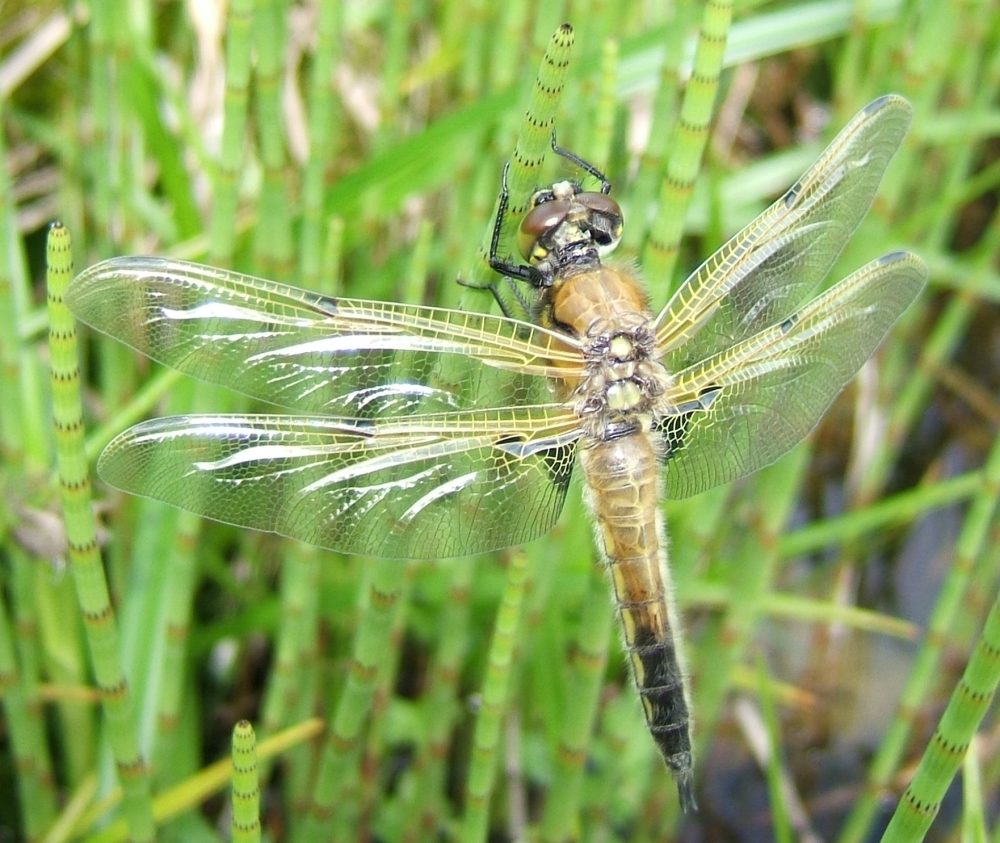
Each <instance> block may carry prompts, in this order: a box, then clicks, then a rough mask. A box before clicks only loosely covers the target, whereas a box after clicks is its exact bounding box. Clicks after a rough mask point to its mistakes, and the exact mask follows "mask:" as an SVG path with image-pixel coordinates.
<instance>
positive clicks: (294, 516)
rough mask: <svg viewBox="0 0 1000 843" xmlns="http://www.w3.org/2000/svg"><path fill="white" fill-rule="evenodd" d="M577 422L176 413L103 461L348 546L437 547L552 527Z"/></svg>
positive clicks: (315, 540) (202, 509)
mask: <svg viewBox="0 0 1000 843" xmlns="http://www.w3.org/2000/svg"><path fill="white" fill-rule="evenodd" d="M579 435H580V433H579V430H578V428H577V420H576V419H575V418H574V417H573V416H572V415H571V414H569V413H567V412H566V411H565V410H564V409H563V408H561V407H558V406H555V405H547V406H534V407H519V408H516V409H511V410H507V411H492V412H480V411H473V412H464V413H442V414H438V415H432V416H424V417H413V418H410V419H402V420H399V421H396V422H393V421H380V422H375V421H367V420H363V419H347V420H345V419H331V418H327V417H323V416H298V417H295V416H277V415H275V416H263V415H231V416H174V417H171V418H162V419H153V420H151V421H147V422H143V423H142V424H139V425H136V426H135V427H132V428H129V429H128V430H126V431H125V432H124V433H122V434H120V435H119V436H117V437H116V438H115V439H114V440H112V441H111V443H110V444H109V445H108V447H107V448H106V449H105V450H104V452H103V453H102V454H101V457H100V460H99V462H98V472H99V473H100V474H101V476H102V477H103V478H104V479H105V480H106V481H107V482H108V483H110V484H111V485H113V486H116V487H118V488H120V489H122V490H124V491H126V492H130V493H132V494H136V495H144V496H147V497H151V498H155V499H157V500H161V501H165V502H166V503H169V504H173V505H174V506H177V507H180V508H182V509H186V510H189V511H191V512H194V513H197V514H199V515H203V516H206V517H208V518H213V519H215V520H217V521H223V522H226V523H228V524H235V525H237V526H241V527H250V528H253V529H257V530H265V531H268V532H274V533H280V534H281V535H284V536H290V537H292V538H296V539H300V540H302V541H305V542H309V543H311V544H315V545H319V546H320V547H327V548H331V549H333V550H338V551H341V552H343V553H355V554H364V555H372V556H381V557H388V558H410V559H425V558H440V557H447V556H458V555H465V554H473V553H483V552H486V551H490V550H496V549H498V548H502V547H508V546H510V545H516V544H521V543H523V542H527V541H531V540H532V539H534V538H537V537H538V536H539V535H541V534H542V533H545V532H546V531H547V530H549V529H550V528H551V527H552V525H553V524H554V523H555V521H556V519H557V518H558V517H559V512H560V510H561V509H562V505H563V501H564V499H565V495H566V488H567V486H568V484H569V480H570V476H571V474H572V470H573V463H574V460H575V457H576V441H577V439H578V438H579Z"/></svg>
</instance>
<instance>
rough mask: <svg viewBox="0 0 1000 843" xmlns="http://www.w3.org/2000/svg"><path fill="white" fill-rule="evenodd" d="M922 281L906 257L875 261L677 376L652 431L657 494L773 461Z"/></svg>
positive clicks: (810, 423)
mask: <svg viewBox="0 0 1000 843" xmlns="http://www.w3.org/2000/svg"><path fill="white" fill-rule="evenodd" d="M926 279H927V268H926V267H925V266H924V264H923V262H922V261H921V260H920V259H919V258H917V257H915V256H913V255H911V254H908V253H906V252H895V253H893V254H889V255H885V256H884V257H882V258H879V259H878V260H875V261H873V262H871V263H869V264H867V265H865V266H864V267H862V268H861V269H859V270H858V271H857V272H855V273H854V274H852V275H850V276H848V277H847V278H845V279H844V280H843V281H841V282H840V283H839V284H837V285H836V286H835V287H832V288H831V289H830V290H828V291H827V292H826V293H824V294H823V295H821V296H819V297H818V298H816V299H814V300H813V301H812V302H810V303H809V304H808V305H806V306H805V307H803V308H802V309H801V310H800V311H799V312H798V313H796V314H794V315H793V316H790V317H789V318H788V319H785V320H784V321H782V322H781V323H779V324H777V325H774V326H772V327H771V328H768V329H767V330H765V331H761V332H760V333H758V334H757V335H755V336H753V337H751V338H749V339H747V340H744V341H743V342H741V343H739V344H738V345H736V346H734V347H733V348H730V349H728V350H726V351H723V352H720V353H719V354H716V355H715V356H713V357H711V358H709V359H707V360H704V361H702V362H700V363H697V364H695V365H694V366H691V367H690V368H689V369H687V370H684V371H682V372H679V373H677V374H676V376H675V378H674V382H673V385H672V388H671V392H670V395H669V396H668V397H669V400H670V403H671V404H672V406H673V407H674V408H676V412H675V413H673V414H666V415H662V416H660V417H659V418H658V419H657V422H656V427H657V428H658V429H659V431H660V432H661V434H662V435H663V437H664V440H665V445H666V458H667V467H666V478H667V479H666V486H667V493H668V494H669V495H670V496H671V497H686V496H689V495H694V494H697V493H699V492H702V491H704V490H705V489H709V488H711V487H713V486H717V485H719V484H722V483H728V482H730V481H732V480H735V479H737V478H739V477H743V476H745V475H747V474H750V473H751V472H754V471H756V470H757V469H759V468H761V467H763V466H765V465H767V464H768V463H771V462H773V461H774V460H776V459H777V458H778V457H780V456H781V455H782V454H784V453H785V452H786V451H788V450H789V449H790V448H791V447H792V446H794V445H795V444H796V443H797V442H799V441H800V440H801V439H802V438H803V437H804V436H805V435H806V434H807V433H809V431H810V430H812V428H813V427H815V425H816V423H817V422H818V421H819V419H820V417H821V416H822V415H823V413H824V412H825V411H826V409H827V407H829V406H830V404H831V403H832V402H833V399H834V398H835V397H836V395H837V393H838V392H840V390H841V389H843V387H844V386H845V385H846V384H847V382H848V381H849V380H850V379H851V378H852V377H853V376H854V374H855V373H856V372H857V370H858V369H859V368H860V367H861V365H862V364H863V363H864V362H865V360H867V359H868V357H869V356H871V354H872V353H873V352H874V350H875V348H876V347H877V346H878V345H879V343H880V342H881V341H882V339H883V337H884V336H885V334H886V333H887V332H888V330H889V328H890V327H891V326H892V323H893V322H895V321H896V319H897V318H898V317H899V315H900V314H901V313H902V312H903V311H904V310H905V309H906V308H907V307H908V306H909V305H910V303H911V302H912V301H913V299H914V298H915V297H916V296H917V294H918V293H919V292H920V290H921V288H922V287H923V285H924V282H925V281H926Z"/></svg>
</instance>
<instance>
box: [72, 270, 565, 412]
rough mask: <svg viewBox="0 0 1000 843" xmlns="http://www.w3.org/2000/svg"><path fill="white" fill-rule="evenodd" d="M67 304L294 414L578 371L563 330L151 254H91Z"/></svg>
mask: <svg viewBox="0 0 1000 843" xmlns="http://www.w3.org/2000/svg"><path fill="white" fill-rule="evenodd" d="M66 301H67V304H68V305H69V307H70V309H71V310H72V311H73V312H74V313H75V314H76V315H77V316H78V317H79V318H80V319H81V320H82V321H84V322H86V323H87V324H89V325H92V326H93V327H95V328H97V329H98V330H99V331H103V332H104V333H106V334H110V335H111V336H112V337H115V338H117V339H119V340H122V341H123V342H125V343H127V344H128V345H130V346H132V347H133V348H135V349H136V350H138V351H141V352H142V353H143V354H146V355H148V356H149V357H152V358H153V359H154V360H158V361H159V362H161V363H165V364H166V365H168V366H172V367H173V368H175V369H179V370H180V371H182V372H186V373H187V374H190V375H193V376H194V377H197V378H200V379H201V380H204V381H208V382H210V383H216V384H221V385H222V386H226V387H229V388H231V389H235V390H238V391H240V392H243V393H245V394H247V395H250V396H252V397H254V398H258V399H261V400H263V401H269V402H271V403H273V404H278V405H281V406H284V407H287V408H289V409H293V410H300V411H304V412H312V413H329V414H331V415H336V416H351V417H356V418H385V417H387V416H402V415H409V414H412V413H417V412H419V413H428V412H443V411H449V410H459V409H471V408H475V407H480V408H485V407H500V406H507V405H508V404H540V403H547V402H548V401H550V400H552V399H551V395H550V394H549V391H548V383H547V379H546V376H549V375H556V374H558V375H560V376H566V375H567V374H570V375H571V374H572V373H573V371H574V370H575V369H579V367H580V366H582V356H581V353H580V351H579V349H578V348H577V347H576V343H575V341H574V340H573V339H572V338H571V337H568V336H564V335H561V334H558V333H554V332H551V331H547V330H545V329H543V328H539V327H535V326H532V325H529V324H527V323H524V322H518V321H515V320H511V319H504V318H502V317H498V316H491V315H487V314H479V313H465V312H462V311H458V310H447V309H443V308H430V307H417V306H410V305H403V304H392V303H387V302H374V301H363V300H358V299H341V298H329V297H326V296H322V295H318V294H316V293H311V292H308V291H306V290H300V289H297V288H295V287H289V286H287V285H284V284H278V283H275V282H273V281H268V280H265V279H263V278H254V277H252V276H249V275H242V274H240V273H237V272H231V271H228V270H222V269H213V268H211V267H206V266H200V265H198V264H193V263H187V262H184V261H177V260H171V259H164V258H154V257H124V258H114V259H112V260H108V261H104V262H103V263H99V264H97V265H95V266H93V267H90V268H89V269H86V270H84V271H83V272H82V273H81V274H80V275H79V276H77V278H76V279H75V280H74V281H73V283H72V285H71V286H70V289H69V292H68V294H67V296H66ZM556 364H558V365H559V368H558V369H557V368H556Z"/></svg>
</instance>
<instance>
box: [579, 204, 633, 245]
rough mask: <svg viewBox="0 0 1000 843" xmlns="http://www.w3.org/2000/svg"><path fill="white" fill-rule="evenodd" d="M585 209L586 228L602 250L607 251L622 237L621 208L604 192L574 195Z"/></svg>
mask: <svg viewBox="0 0 1000 843" xmlns="http://www.w3.org/2000/svg"><path fill="white" fill-rule="evenodd" d="M576 201H577V202H579V203H580V204H581V205H583V206H584V207H585V208H586V209H587V219H588V226H587V228H588V230H589V231H590V233H591V236H592V237H593V238H594V242H595V243H596V244H597V245H598V247H599V248H600V249H601V251H602V252H609V251H611V250H612V249H614V247H615V246H617V245H618V241H620V240H621V237H622V223H623V220H622V209H621V205H619V204H618V203H617V202H616V201H615V200H614V199H612V198H611V197H610V196H608V195H607V194H606V193H580V194H579V195H578V196H577V197H576Z"/></svg>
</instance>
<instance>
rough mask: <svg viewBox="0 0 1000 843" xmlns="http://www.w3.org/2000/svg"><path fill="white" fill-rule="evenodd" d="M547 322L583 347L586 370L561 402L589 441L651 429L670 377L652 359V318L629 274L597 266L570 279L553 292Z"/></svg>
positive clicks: (636, 280)
mask: <svg viewBox="0 0 1000 843" xmlns="http://www.w3.org/2000/svg"><path fill="white" fill-rule="evenodd" d="M551 317H552V320H553V322H554V323H555V324H556V325H558V326H559V327H561V328H563V329H564V330H569V331H571V332H572V333H574V334H575V335H576V336H578V337H580V338H581V339H582V340H584V342H585V349H584V357H585V359H586V363H587V365H586V372H585V374H584V376H583V377H582V378H580V379H579V380H574V381H567V382H566V387H567V394H566V395H565V396H564V397H565V398H566V399H567V400H569V401H571V402H572V403H573V407H574V410H575V411H576V413H577V415H578V416H579V417H580V419H581V421H582V422H583V427H584V432H585V434H586V436H587V437H588V439H590V440H591V441H592V442H593V441H605V442H606V441H611V440H614V439H618V438H621V437H623V436H628V435H631V434H634V433H637V432H639V431H649V429H650V426H651V424H652V416H653V410H654V408H655V407H656V405H657V401H658V399H660V397H661V396H662V395H664V393H665V392H666V389H667V386H668V385H669V382H670V376H669V374H668V373H667V371H666V370H665V369H664V367H663V366H662V364H660V363H659V362H658V361H657V360H654V359H653V356H652V355H653V348H654V340H655V337H654V334H653V330H652V321H653V320H652V317H651V315H650V314H649V311H648V309H647V304H646V298H645V295H644V294H643V292H642V289H641V287H640V285H639V281H638V279H637V278H636V277H635V276H634V274H633V273H631V272H629V271H628V270H626V269H623V268H618V267H609V266H600V267H598V268H596V269H590V270H587V271H584V272H580V273H577V274H573V275H570V276H569V277H568V278H566V279H565V280H563V281H562V283H561V284H559V285H558V287H557V288H556V289H555V290H553V291H552V297H551Z"/></svg>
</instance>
